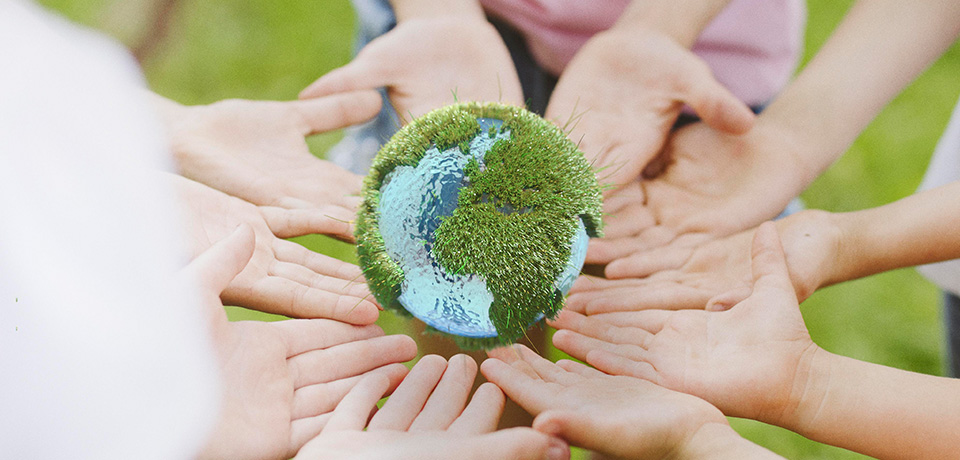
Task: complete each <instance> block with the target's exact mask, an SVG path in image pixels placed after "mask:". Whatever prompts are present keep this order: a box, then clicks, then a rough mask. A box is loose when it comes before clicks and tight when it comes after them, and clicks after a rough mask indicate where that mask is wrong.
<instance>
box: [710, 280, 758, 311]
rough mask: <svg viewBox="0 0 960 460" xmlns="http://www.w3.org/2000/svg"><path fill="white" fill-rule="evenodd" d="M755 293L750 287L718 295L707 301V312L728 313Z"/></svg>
mask: <svg viewBox="0 0 960 460" xmlns="http://www.w3.org/2000/svg"><path fill="white" fill-rule="evenodd" d="M752 292H753V289H751V288H750V287H749V286H743V287H739V288H735V289H733V290H730V291H727V292H724V293H723V294H718V295H716V296H714V297H713V298H711V299H710V300H709V301H707V306H706V308H705V310H707V311H726V310H729V309H731V308H733V306H734V305H736V304H738V303H740V302H742V301H743V300H744V299H746V298H747V297H750V294H751V293H752Z"/></svg>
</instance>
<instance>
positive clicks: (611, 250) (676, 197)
mask: <svg viewBox="0 0 960 460" xmlns="http://www.w3.org/2000/svg"><path fill="white" fill-rule="evenodd" d="M958 27H960V6H958V5H957V4H956V3H954V2H950V1H947V0H937V1H930V2H896V1H869V2H868V1H862V2H858V3H857V4H856V5H855V6H854V7H853V8H852V9H851V11H850V13H849V14H848V15H847V17H846V18H844V21H843V22H842V24H841V25H840V26H839V27H838V28H837V30H836V32H835V33H834V34H833V35H832V36H831V38H830V39H829V40H828V42H827V43H826V44H825V45H824V46H823V48H822V49H821V50H820V52H819V53H818V54H817V55H816V57H815V58H814V59H813V60H812V61H811V62H810V63H809V64H808V65H807V66H806V68H804V69H803V71H802V72H801V73H800V74H799V76H798V77H797V78H796V79H795V80H794V81H793V82H792V83H791V84H790V85H788V86H787V88H786V89H785V90H784V91H783V93H782V94H781V95H780V96H778V97H777V98H776V99H775V100H774V101H773V103H772V104H771V105H770V106H769V107H768V108H767V109H766V110H764V112H763V113H762V114H761V115H760V116H759V117H758V118H757V121H756V124H755V126H754V127H753V129H751V130H750V132H749V133H747V134H745V135H742V136H729V135H725V134H723V133H719V132H716V131H715V130H709V129H707V128H706V127H703V126H701V127H688V128H685V129H682V130H680V131H678V132H677V133H675V134H674V135H673V136H672V137H671V139H670V141H669V142H668V144H667V146H666V148H665V150H666V153H665V154H664V155H663V160H664V161H662V163H665V164H667V167H666V168H665V172H664V173H663V174H662V175H658V176H656V177H655V178H653V179H652V180H649V181H647V182H644V183H643V184H642V185H641V184H637V185H636V186H635V187H634V188H635V190H633V191H632V192H633V193H632V194H621V196H620V197H619V199H618V200H617V201H618V203H617V206H612V205H611V206H610V209H607V210H606V211H607V212H608V213H610V214H612V217H611V219H610V223H609V225H608V226H607V227H606V228H605V231H606V232H607V234H608V235H609V236H610V237H611V238H610V239H609V240H607V241H606V242H602V243H599V244H596V245H595V246H596V247H594V248H591V254H590V256H589V257H590V258H589V259H588V261H591V262H592V263H595V264H606V263H609V262H611V261H613V260H616V259H619V258H622V257H624V256H626V255H628V254H631V253H634V252H636V251H640V250H645V249H649V248H652V247H659V246H664V245H667V244H671V243H673V244H674V245H690V244H694V243H698V242H702V241H705V240H707V239H712V238H717V237H719V236H724V235H729V234H732V233H736V232H739V231H742V230H744V229H746V228H751V227H753V226H756V225H758V224H759V223H760V222H763V221H764V220H767V219H770V218H773V217H774V216H776V215H777V214H778V213H779V212H780V211H782V210H783V209H784V207H785V206H786V205H787V203H789V201H790V200H791V199H793V198H794V197H796V196H797V195H798V194H799V193H800V192H801V191H803V189H805V188H806V187H807V185H808V184H809V183H810V182H811V181H813V179H814V178H816V177H817V176H818V175H819V174H820V173H821V172H822V171H824V170H825V169H826V168H827V167H828V166H829V165H830V164H831V163H832V162H833V161H834V159H836V158H837V157H838V156H839V155H840V154H841V153H842V152H843V151H844V150H845V149H846V148H847V146H849V145H850V143H852V142H853V140H854V139H855V138H856V136H857V134H858V133H859V132H860V131H861V130H862V129H863V128H864V127H865V126H866V125H867V123H869V121H870V120H871V119H872V118H873V117H874V116H875V115H876V114H877V113H878V112H879V111H880V109H881V108H882V107H883V106H884V105H885V104H886V103H887V102H888V101H889V100H890V99H891V98H892V97H893V96H895V95H896V94H897V93H898V92H899V91H900V89H901V88H902V87H903V86H905V85H906V84H907V83H908V82H909V81H911V80H912V79H913V78H914V77H916V76H917V75H918V74H919V73H920V72H921V71H923V69H925V68H926V67H927V66H928V65H929V64H930V63H931V62H932V61H933V60H934V59H935V58H936V57H937V56H939V55H940V54H941V53H942V52H943V50H944V49H946V47H947V46H949V45H950V44H951V43H952V42H953V39H954V37H955V36H956V33H957V29H958ZM618 215H620V216H623V218H620V219H618Z"/></svg>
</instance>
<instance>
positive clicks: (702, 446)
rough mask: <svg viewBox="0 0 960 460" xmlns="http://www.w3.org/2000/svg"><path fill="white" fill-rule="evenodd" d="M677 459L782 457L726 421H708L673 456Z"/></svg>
mask: <svg viewBox="0 0 960 460" xmlns="http://www.w3.org/2000/svg"><path fill="white" fill-rule="evenodd" d="M673 458H675V459H676V460H696V459H707V458H709V459H755V458H780V457H779V456H777V455H776V454H774V453H772V452H770V451H768V450H766V449H764V448H762V447H760V446H758V445H756V444H754V443H752V442H750V441H747V440H746V439H743V437H741V436H740V435H739V434H737V432H736V431H734V430H733V428H731V427H730V425H728V424H726V423H716V422H714V423H706V424H704V425H702V426H701V427H700V428H699V429H697V431H696V432H695V433H694V434H693V435H692V436H690V437H689V438H688V439H687V441H686V442H685V443H684V445H683V446H682V447H681V448H680V449H679V450H678V451H677V452H676V455H675V456H674V457H673Z"/></svg>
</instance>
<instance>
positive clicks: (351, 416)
mask: <svg viewBox="0 0 960 460" xmlns="http://www.w3.org/2000/svg"><path fill="white" fill-rule="evenodd" d="M476 374H477V364H476V362H475V361H473V359H472V358H470V357H468V356H466V355H457V356H454V357H453V358H451V359H450V362H449V364H448V363H447V362H446V361H445V360H444V359H443V358H441V357H439V356H436V355H428V356H424V357H423V358H422V359H421V360H420V362H418V363H417V365H416V366H414V368H413V369H412V370H411V371H410V373H409V374H408V375H407V376H406V378H404V380H403V382H401V384H400V386H399V387H398V388H397V389H396V391H394V392H393V394H392V395H391V396H390V398H389V399H387V402H386V403H385V404H384V405H383V408H382V409H380V410H377V411H376V414H375V415H374V416H373V418H372V419H370V413H371V411H373V410H376V403H377V401H378V400H379V399H380V398H381V397H382V396H383V394H384V392H385V391H386V390H387V389H388V388H389V383H388V382H387V381H386V379H384V378H383V377H371V378H368V379H365V380H364V381H363V382H361V383H360V384H359V385H357V387H356V388H354V390H353V391H351V392H350V394H348V395H347V396H346V397H345V398H344V399H343V401H342V402H341V403H340V405H339V406H337V409H336V411H335V412H334V413H333V415H332V416H331V417H329V419H328V421H327V422H326V424H325V426H324V427H323V432H322V433H321V434H320V435H319V436H318V437H316V438H315V439H313V440H312V441H310V442H309V443H308V444H307V445H306V446H305V447H304V448H303V449H302V450H301V451H300V453H299V454H298V455H297V458H299V459H311V458H349V459H360V458H362V459H366V458H370V459H392V458H396V459H407V458H417V459H446V458H464V459H483V458H518V459H541V458H545V457H546V454H549V455H550V457H549V458H567V457H568V456H569V448H568V447H567V446H566V444H564V443H562V442H560V441H558V440H553V439H551V438H550V437H548V436H545V435H542V434H539V433H537V432H535V431H533V430H530V429H527V428H515V429H510V430H504V431H498V432H493V430H494V429H496V426H497V422H498V420H499V419H500V414H501V412H502V411H503V405H504V402H505V399H504V396H503V393H502V392H501V391H500V390H499V389H498V388H497V387H496V386H495V385H493V384H490V383H485V384H483V385H481V386H480V388H478V389H477V391H476V393H474V395H473V399H472V400H471V401H470V404H469V405H467V397H468V396H469V394H470V388H471V385H472V384H473V381H474V378H475V377H476ZM464 406H466V407H464ZM368 420H369V424H368ZM365 426H366V427H367V429H366V431H363V429H364V427H365Z"/></svg>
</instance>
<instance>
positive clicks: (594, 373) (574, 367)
mask: <svg viewBox="0 0 960 460" xmlns="http://www.w3.org/2000/svg"><path fill="white" fill-rule="evenodd" d="M557 366H560V367H561V368H562V369H563V370H565V371H567V372H573V373H575V374H578V375H580V376H581V377H585V378H603V377H605V376H606V375H607V374H604V373H603V372H600V371H598V370H596V369H594V368H592V367H590V366H586V365H584V364H582V363H578V362H576V361H571V360H569V359H561V360H559V361H557Z"/></svg>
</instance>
